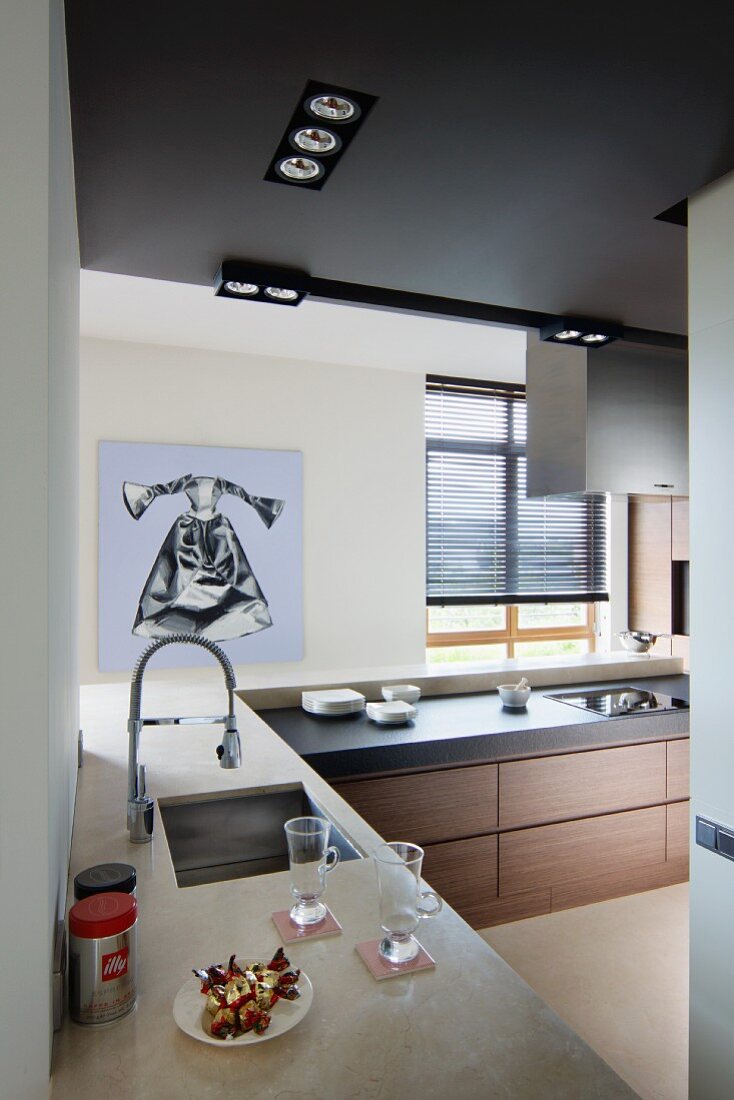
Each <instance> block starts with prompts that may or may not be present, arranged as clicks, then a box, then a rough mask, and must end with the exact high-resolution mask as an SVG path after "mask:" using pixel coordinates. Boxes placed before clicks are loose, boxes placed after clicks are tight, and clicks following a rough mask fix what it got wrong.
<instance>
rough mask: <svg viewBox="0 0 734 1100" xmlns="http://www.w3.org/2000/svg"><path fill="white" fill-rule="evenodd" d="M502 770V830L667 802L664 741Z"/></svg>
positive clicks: (524, 762)
mask: <svg viewBox="0 0 734 1100" xmlns="http://www.w3.org/2000/svg"><path fill="white" fill-rule="evenodd" d="M639 721H644V718H641V719H639ZM499 769H500V775H499V822H500V829H516V828H518V827H522V826H524V825H540V824H543V823H546V822H552V821H565V820H568V819H569V818H574V817H590V816H592V815H594V816H595V815H597V814H604V813H613V812H614V811H616V810H630V809H633V808H635V807H637V806H650V805H652V804H654V803H656V802H664V801H665V797H666V795H665V773H666V763H665V742H663V741H658V742H654V743H653V744H650V745H630V746H627V747H624V748H621V749H600V750H595V751H593V752H576V753H567V754H566V755H564V756H544V757H540V758H538V759H536V760H513V761H511V762H510V763H508V764H500V765H499Z"/></svg>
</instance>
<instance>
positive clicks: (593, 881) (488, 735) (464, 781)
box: [252, 661, 689, 928]
mask: <svg viewBox="0 0 734 1100" xmlns="http://www.w3.org/2000/svg"><path fill="white" fill-rule="evenodd" d="M640 664H642V667H643V668H644V667H645V664H644V661H643V662H639V661H637V662H634V664H633V663H630V666H629V667H630V673H633V672H635V671H638V670H639V667H640ZM429 687H430V685H429ZM615 688H616V689H618V690H619V689H622V688H627V689H630V688H632V689H636V690H637V691H638V692H642V693H643V695H644V693H652V695H653V697H654V699H655V701H656V702H658V703H659V704H661V705H660V706H659V707H658V709H653V710H647V711H641V712H639V713H637V714H634V715H632V716H623V717H613V718H607V717H604V716H602V714H600V713H596V712H595V711H593V710H592V711H588V710H583V709H579V707H578V706H572V705H569V703H568V702H566V701H564V700H565V699H566V698H567V697H568V695H569V693H571V694H574V693H578V692H585V691H599V690H603V691H605V692H606V691H614V690H615ZM364 690H365V691H366V692H367V693H368V698H379V697H380V692H379V686H378V685H371V686H368V685H364ZM252 695H254V696H257V693H256V692H255V693H252ZM559 696H560V698H559ZM627 697H628V698H634V697H635V691H633V692H632V693H631V695H629V694H628V696H627ZM666 697H667V698H670V697H673V698H676V699H679V700H681V701H682V702H683V703H684V704H687V700H688V677H687V676H684V675H680V674H676V675H672V676H671V675H668V676H655V677H650V678H648V677H642V678H640V677H639V676H635V675H629V676H627V677H626V678H625V679H623V680H620V681H617V682H612V683H604V684H603V685H601V684H598V683H595V684H588V683H587V684H574V685H570V684H568V683H565V684H562V685H547V686H544V687H538V688H535V689H534V690H533V691H532V693H531V695H530V698H529V699H528V703H527V707H526V708H524V709H519V710H511V709H508V708H507V707H503V706H502V703H501V700H500V699H499V697H498V695H497V693H496V692H495V691H476V690H474V691H472V692H469V693H466V694H449V695H445V696H440V695H429V696H428V697H426V698H422V699H421V700H420V702H419V703H418V704H417V714H416V717H415V719H414V720H413V721H412V722H410V723H409V724H408V725H406V726H402V727H400V726H398V727H381V726H378V725H376V724H375V723H374V722H372V721H370V720H369V719H368V718H367V717H366V715H364V714H359V715H351V716H348V717H346V718H323V717H317V716H314V715H311V714H306V713H305V712H304V711H303V710H302V709H301V707H288V708H285V709H266V710H264V711H263V712H262V717H263V718H264V720H265V721H267V723H268V724H269V725H270V726H271V728H272V729H274V730H275V731H276V732H277V733H279V734H280V736H281V737H283V738H284V740H286V741H287V742H288V744H289V745H290V746H291V747H292V748H293V749H295V751H296V752H298V753H299V754H300V755H301V756H302V757H303V758H304V760H306V761H307V762H308V763H309V764H310V765H311V766H312V767H313V768H315V770H316V771H318V772H319V774H320V775H322V776H326V777H328V778H329V780H330V782H331V783H332V785H333V786H334V787H335V789H336V790H337V791H338V792H339V794H341V795H342V797H343V798H345V799H346V800H347V801H348V802H349V803H350V805H352V806H353V807H354V808H355V809H356V810H357V811H358V812H359V813H360V815H361V816H362V817H364V818H366V819H367V821H368V822H369V823H370V824H371V825H372V826H373V827H374V828H375V829H376V830H377V831H378V832H379V833H381V834H382V835H384V836H391V837H397V836H410V837H411V838H412V839H413V840H414V841H416V842H417V843H418V844H421V845H422V846H423V847H424V849H425V860H424V865H423V866H424V873H425V875H426V877H427V878H428V879H429V880H430V881H431V882H432V884H433V885H434V887H435V888H436V889H437V890H438V891H439V893H440V894H442V896H443V897H445V898H446V899H447V900H448V901H450V902H451V904H452V905H453V906H454V908H455V909H457V910H458V912H460V913H461V915H462V916H463V917H464V918H465V919H466V920H467V921H468V922H469V923H470V924H471V925H472V926H473V927H474V928H487V927H489V926H490V925H493V924H503V923H505V922H507V921H511V920H521V919H523V918H525V917H533V916H540V915H541V914H544V913H551V912H555V911H557V910H559V909H568V908H573V907H574V906H576V905H585V904H588V903H589V902H594V901H603V900H606V899H608V898H613V897H617V896H619V895H624V894H633V893H637V892H638V891H642V890H650V889H655V888H657V887H660V886H670V885H672V884H674V883H678V882H684V881H686V879H687V878H688V829H689V824H688V815H689V802H688V798H689V788H688V751H689V740H688V732H689V712H688V710H687V709H685V707H684V709H679V710H666V709H664V705H663V704H664V700H665V698H666ZM644 698H645V700H647V696H646V695H644ZM575 701H576V702H578V699H576V700H575Z"/></svg>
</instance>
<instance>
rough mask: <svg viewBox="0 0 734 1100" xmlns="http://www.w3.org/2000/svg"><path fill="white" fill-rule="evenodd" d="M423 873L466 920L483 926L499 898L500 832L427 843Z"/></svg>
mask: <svg viewBox="0 0 734 1100" xmlns="http://www.w3.org/2000/svg"><path fill="white" fill-rule="evenodd" d="M425 853H426V854H425V858H424V860H423V877H424V879H425V880H426V882H428V883H429V885H430V886H431V888H432V889H433V890H435V891H436V893H437V894H439V895H440V896H441V897H442V898H444V900H445V901H447V902H448V903H449V905H451V906H453V908H454V909H456V911H457V913H460V914H461V916H462V917H463V918H464V920H466V921H468V922H469V923H470V924H472V925H473V926H474V927H475V928H481V927H483V922H484V921H485V920H487V919H488V914H489V912H490V906H491V904H492V903H494V902H496V900H497V834H496V833H495V834H494V836H479V837H472V838H471V839H470V840H452V841H449V842H448V843H447V844H427V845H426V847H425Z"/></svg>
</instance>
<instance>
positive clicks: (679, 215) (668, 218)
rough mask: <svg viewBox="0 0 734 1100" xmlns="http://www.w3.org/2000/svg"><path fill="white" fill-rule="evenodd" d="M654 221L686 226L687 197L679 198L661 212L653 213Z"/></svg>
mask: <svg viewBox="0 0 734 1100" xmlns="http://www.w3.org/2000/svg"><path fill="white" fill-rule="evenodd" d="M655 221H656V222H670V224H671V225H682V226H685V227H687V226H688V199H681V200H680V202H676V203H674V204H673V206H669V207H668V209H667V210H663V212H662V213H661V214H656V215H655Z"/></svg>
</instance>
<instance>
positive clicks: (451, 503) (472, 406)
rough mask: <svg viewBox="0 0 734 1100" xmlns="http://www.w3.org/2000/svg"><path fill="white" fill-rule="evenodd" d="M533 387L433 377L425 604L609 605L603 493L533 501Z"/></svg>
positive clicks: (428, 427)
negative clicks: (529, 449)
mask: <svg viewBox="0 0 734 1100" xmlns="http://www.w3.org/2000/svg"><path fill="white" fill-rule="evenodd" d="M526 438H527V405H526V401H525V387H524V386H520V385H506V384H500V383H489V382H486V383H485V382H479V381H474V380H463V379H456V378H440V377H434V376H429V378H428V380H427V387H426V477H427V517H428V518H427V581H428V583H427V602H428V604H429V606H430V605H438V606H450V605H475V604H509V605H518V604H549V603H564V604H569V603H591V602H594V601H597V600H607V599H608V598H609V597H608V591H607V527H608V523H607V515H608V508H607V500H606V497H605V496H604V495H603V494H587V495H579V496H572V497H554V498H537V499H530V498H528V497H527V496H526V494H525V486H526V468H527V467H526V457H525V442H526Z"/></svg>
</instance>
